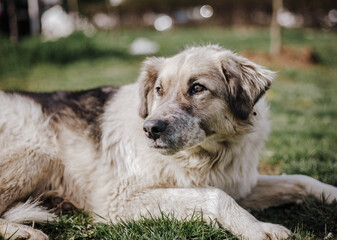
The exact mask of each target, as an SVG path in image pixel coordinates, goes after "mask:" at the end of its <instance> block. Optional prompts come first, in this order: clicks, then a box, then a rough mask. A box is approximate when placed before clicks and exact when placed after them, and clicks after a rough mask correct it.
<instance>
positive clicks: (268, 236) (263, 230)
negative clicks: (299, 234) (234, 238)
mask: <svg viewBox="0 0 337 240" xmlns="http://www.w3.org/2000/svg"><path fill="white" fill-rule="evenodd" d="M290 234H291V232H290V231H289V230H288V229H287V228H285V227H283V226H281V225H278V224H272V223H264V222H257V223H256V224H253V225H252V228H251V229H250V231H249V232H246V233H245V234H244V235H241V239H244V240H281V239H288V238H289V236H290Z"/></svg>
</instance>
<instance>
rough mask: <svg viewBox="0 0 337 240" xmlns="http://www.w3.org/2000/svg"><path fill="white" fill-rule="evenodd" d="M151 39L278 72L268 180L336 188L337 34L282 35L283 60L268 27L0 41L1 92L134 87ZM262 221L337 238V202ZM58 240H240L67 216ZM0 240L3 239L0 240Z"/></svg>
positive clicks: (166, 223) (288, 209) (55, 233)
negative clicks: (227, 52)
mask: <svg viewBox="0 0 337 240" xmlns="http://www.w3.org/2000/svg"><path fill="white" fill-rule="evenodd" d="M138 37H147V38H149V39H151V40H152V41H156V42H158V43H159V45H160V51H159V52H158V53H157V55H158V56H159V55H162V56H169V55H172V54H174V53H177V52H178V51H180V50H181V49H183V47H184V46H186V45H195V44H208V43H213V44H214V43H216V44H220V45H222V46H224V47H226V48H229V49H232V50H234V51H237V52H238V53H241V54H243V55H245V56H247V57H248V58H250V59H252V60H253V61H256V62H257V63H260V64H263V65H265V66H267V67H269V68H271V69H272V70H274V71H277V72H278V77H277V79H276V81H275V82H274V83H273V85H272V88H271V89H270V90H269V91H268V93H267V99H268V100H269V102H270V105H271V120H272V122H273V127H272V132H271V135H270V138H269V141H268V143H267V145H266V147H265V149H264V151H263V152H262V154H261V166H260V171H261V173H268V174H283V173H286V174H292V173H301V174H306V175H309V176H312V177H314V178H317V179H319V180H322V181H324V182H327V183H330V184H332V185H335V186H337V161H336V159H337V148H336V146H337V121H336V119H337V105H336V103H337V94H336V93H337V47H336V44H335V42H336V39H337V38H336V37H337V35H336V33H332V32H327V31H318V30H310V29H298V30H285V31H283V33H282V37H283V44H284V50H283V54H282V55H281V56H277V57H273V58H272V57H270V56H268V54H267V51H268V48H269V35H268V29H256V28H252V29H250V28H249V29H235V30H234V29H223V28H220V27H207V28H182V29H180V28H177V29H174V30H172V31H170V32H165V33H159V32H155V31H152V30H148V29H142V30H128V29H124V30H123V31H122V32H100V33H98V34H97V35H96V36H94V37H91V38H87V37H85V36H84V35H83V34H80V33H76V34H74V35H72V36H70V37H68V38H65V39H60V40H58V41H54V42H42V41H41V40H40V39H37V38H32V39H26V40H24V41H23V42H21V43H19V45H17V46H12V45H11V44H10V43H9V42H8V40H6V39H5V38H0V55H1V56H5V57H0V89H10V90H29V91H55V90H77V89H86V88H90V87H95V86H99V85H111V84H113V85H121V84H125V83H130V82H133V81H135V79H136V78H137V75H138V71H139V67H140V63H141V61H142V60H143V59H144V56H132V55H130V54H129V53H128V47H129V45H130V44H131V42H132V41H133V40H134V39H136V38H138ZM253 214H254V215H255V216H256V217H257V218H258V219H260V220H264V221H270V222H274V223H279V224H283V225H285V226H286V227H288V228H290V229H291V230H292V231H293V232H294V234H293V235H292V239H323V238H324V237H326V236H328V235H329V233H331V234H332V235H333V236H332V237H331V238H330V239H335V238H336V237H337V203H334V204H332V205H327V204H325V203H324V202H323V203H322V202H319V201H316V200H313V199H310V198H309V199H308V201H307V202H306V203H304V204H302V205H287V206H282V207H278V208H272V209H267V210H265V211H262V212H253ZM38 227H39V228H40V229H43V230H44V231H45V232H46V233H47V234H49V235H50V236H51V238H52V239H130V238H132V239H173V238H176V239H235V237H233V236H231V235H230V234H229V233H227V232H225V231H224V230H221V229H217V228H215V227H214V224H213V225H206V224H204V223H202V222H201V221H200V218H198V216H196V217H195V218H194V219H192V220H191V221H177V220H176V219H174V217H172V216H163V217H162V218H160V219H152V220H151V219H150V220H148V219H144V220H142V221H139V222H127V223H121V224H119V225H114V226H109V225H103V224H94V223H92V219H91V217H90V216H89V215H87V214H84V213H75V214H74V215H64V216H61V218H60V220H59V221H57V222H52V223H48V224H45V225H39V226H38ZM0 239H1V237H0Z"/></svg>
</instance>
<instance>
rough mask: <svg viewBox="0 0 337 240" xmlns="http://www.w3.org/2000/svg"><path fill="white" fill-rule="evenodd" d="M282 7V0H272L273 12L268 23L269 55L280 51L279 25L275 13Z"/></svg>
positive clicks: (277, 53)
mask: <svg viewBox="0 0 337 240" xmlns="http://www.w3.org/2000/svg"><path fill="white" fill-rule="evenodd" d="M282 9H283V0H273V13H272V17H271V24H270V49H269V52H270V54H271V55H273V56H276V55H279V54H280V52H281V44H282V42H281V26H280V24H279V23H278V20H277V15H278V14H279V12H280V11H282Z"/></svg>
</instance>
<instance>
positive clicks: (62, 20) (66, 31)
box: [41, 5, 75, 40]
mask: <svg viewBox="0 0 337 240" xmlns="http://www.w3.org/2000/svg"><path fill="white" fill-rule="evenodd" d="M41 25H42V36H43V37H44V38H45V39H46V40H55V39H58V38H60V37H66V36H68V35H70V34H71V33H72V32H73V31H74V30H75V26H74V21H73V18H72V17H71V16H70V15H68V14H67V13H66V12H65V11H63V9H62V7H61V6H60V5H56V6H54V7H52V8H50V9H48V10H47V11H45V12H44V13H43V14H42V17H41Z"/></svg>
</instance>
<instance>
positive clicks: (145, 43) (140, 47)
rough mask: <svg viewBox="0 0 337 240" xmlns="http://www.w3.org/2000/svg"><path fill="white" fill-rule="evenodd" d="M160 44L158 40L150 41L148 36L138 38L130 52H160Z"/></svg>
mask: <svg viewBox="0 0 337 240" xmlns="http://www.w3.org/2000/svg"><path fill="white" fill-rule="evenodd" d="M158 50H159V45H158V43H156V42H153V41H150V40H149V39H147V38H137V39H136V40H134V41H133V42H132V43H131V45H130V48H129V52H130V53H131V54H133V55H147V54H154V53H156V52H158Z"/></svg>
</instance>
